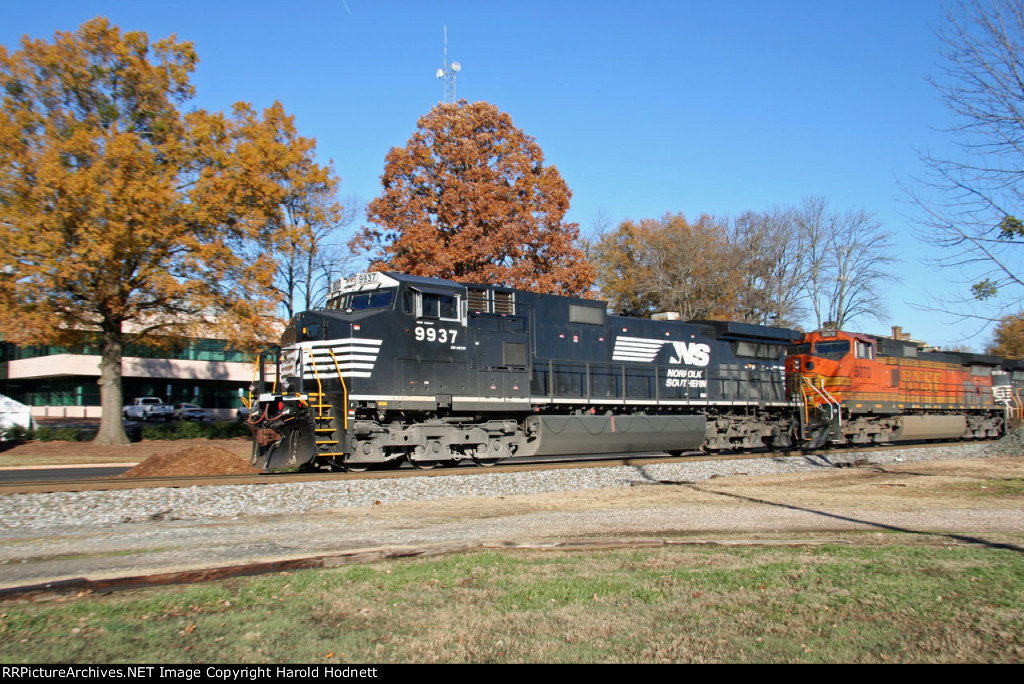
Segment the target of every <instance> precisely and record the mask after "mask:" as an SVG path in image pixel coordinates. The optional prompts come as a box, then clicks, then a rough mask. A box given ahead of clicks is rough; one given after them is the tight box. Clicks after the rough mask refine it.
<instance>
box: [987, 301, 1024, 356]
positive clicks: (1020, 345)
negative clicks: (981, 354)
mask: <svg viewBox="0 0 1024 684" xmlns="http://www.w3.org/2000/svg"><path fill="white" fill-rule="evenodd" d="M988 353H989V354H994V355H996V356H1001V357H1003V358H1005V359H1024V312H1021V313H1017V314H1011V315H1009V316H1004V317H1003V318H1002V319H1001V320H1000V321H999V323H998V324H997V325H996V329H995V333H994V334H993V336H992V344H991V345H990V346H989V348H988Z"/></svg>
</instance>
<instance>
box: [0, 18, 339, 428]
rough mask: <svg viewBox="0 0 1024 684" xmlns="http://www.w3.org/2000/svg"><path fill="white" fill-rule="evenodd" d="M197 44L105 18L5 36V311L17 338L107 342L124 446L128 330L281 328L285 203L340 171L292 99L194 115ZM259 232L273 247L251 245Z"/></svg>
mask: <svg viewBox="0 0 1024 684" xmlns="http://www.w3.org/2000/svg"><path fill="white" fill-rule="evenodd" d="M196 62H197V58H196V54H195V51H194V49H193V47H192V45H191V44H190V43H187V42H177V41H176V39H175V38H174V37H173V36H172V37H170V38H167V39H164V40H160V41H157V42H155V43H151V42H150V41H149V39H148V38H147V36H146V34H144V33H141V32H126V33H122V32H121V31H120V30H119V29H118V28H117V27H114V26H111V25H110V23H109V22H108V21H107V20H106V19H102V18H98V19H94V20H92V21H89V22H87V23H85V24H83V25H82V26H81V27H80V28H79V29H78V31H77V32H75V33H68V32H58V33H56V34H55V35H54V38H53V42H52V43H47V42H46V41H44V40H32V39H29V38H27V37H26V38H25V39H23V40H22V43H21V49H20V50H19V51H17V52H13V53H9V52H8V51H7V50H6V49H5V48H3V47H2V46H0V95H2V97H3V100H2V103H0V317H2V320H3V321H4V323H5V325H4V335H5V338H6V339H7V340H8V341H10V342H15V343H50V344H73V343H77V342H85V341H88V342H97V341H98V344H99V347H100V354H101V362H100V380H99V382H100V386H101V402H102V406H103V418H102V422H101V426H100V432H99V434H98V436H97V440H98V441H100V442H103V443H126V442H127V440H126V439H125V435H124V429H123V427H122V425H121V420H120V416H121V405H122V403H123V401H122V397H121V357H122V351H123V349H124V345H125V342H126V335H128V334H129V333H130V334H131V335H132V340H133V341H138V342H143V343H149V344H160V343H162V342H167V341H168V340H174V339H176V338H177V339H180V338H182V337H195V336H210V337H218V338H221V339H226V340H229V341H231V342H233V343H235V344H236V345H240V346H241V345H245V344H247V343H248V345H253V344H255V343H262V342H265V341H266V340H269V339H271V338H272V337H273V328H274V327H275V326H276V324H277V321H276V320H275V319H274V318H273V311H274V307H275V305H276V299H275V297H274V294H273V290H272V280H273V277H274V272H275V264H274V263H273V260H272V255H273V253H274V252H275V250H276V248H277V247H278V241H279V240H282V239H286V238H287V235H286V231H279V230H274V228H276V227H279V226H280V225H281V223H282V219H281V208H282V206H284V205H286V204H287V203H288V202H289V201H290V200H292V199H294V194H295V193H297V192H298V193H301V192H304V188H306V187H307V186H308V185H310V184H313V185H316V184H317V183H322V182H324V179H325V178H326V177H327V176H328V175H329V174H327V172H326V170H325V169H323V168H321V167H319V166H318V165H317V164H316V163H315V162H314V161H313V157H314V143H313V141H311V140H308V139H305V138H301V137H299V136H297V135H296V134H295V130H294V122H293V120H292V118H291V117H289V116H287V115H286V114H285V113H284V111H283V108H282V107H281V105H280V104H274V105H273V106H272V107H270V108H268V109H267V110H265V111H264V112H262V113H258V112H256V111H255V110H254V109H253V108H252V107H251V106H249V105H246V104H242V103H239V104H237V105H235V107H234V108H233V110H232V112H231V113H230V114H222V113H211V112H207V111H204V110H196V111H191V112H189V113H187V114H186V113H183V112H182V111H181V109H180V108H181V107H182V105H184V104H185V103H186V102H187V101H188V100H189V99H190V98H191V97H192V96H193V87H192V85H191V83H190V80H189V79H190V74H191V73H192V71H193V70H194V68H195V65H196ZM254 245H259V246H260V247H259V248H255V247H254Z"/></svg>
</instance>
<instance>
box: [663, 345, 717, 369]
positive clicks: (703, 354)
mask: <svg viewBox="0 0 1024 684" xmlns="http://www.w3.org/2000/svg"><path fill="white" fill-rule="evenodd" d="M672 349H673V350H674V351H675V356H673V357H672V358H671V359H669V361H670V362H671V363H682V364H685V365H687V366H706V365H708V362H709V361H710V360H711V347H709V346H708V345H706V344H700V343H697V342H694V343H693V344H687V343H686V342H673V343H672Z"/></svg>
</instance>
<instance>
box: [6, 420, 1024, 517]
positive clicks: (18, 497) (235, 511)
mask: <svg viewBox="0 0 1024 684" xmlns="http://www.w3.org/2000/svg"><path fill="white" fill-rule="evenodd" d="M1022 452H1024V433H1022V431H1017V432H1016V433H1014V434H1012V435H1009V436H1007V437H1006V438H1004V439H1003V440H1000V441H999V442H995V443H991V442H990V443H978V444H969V445H955V446H948V447H944V448H934V447H932V448H907V449H900V450H893V451H878V452H857V451H841V452H835V453H834V454H829V455H824V456H821V455H815V456H789V457H765V458H757V459H749V460H721V461H696V460H694V461H686V460H680V461H679V462H675V463H664V464H653V465H644V466H618V467H593V468H575V469H556V470H547V471H533V472H500V471H486V472H480V471H479V470H474V471H472V472H468V473H467V474H465V475H446V476H444V477H407V478H395V479H368V480H339V481H323V482H296V483H285V484H266V485H237V486H198V487H191V488H157V489H130V490H111V491H91V492H66V493H45V494H12V495H8V496H3V497H0V528H4V529H8V530H17V529H22V530H33V529H34V530H40V529H46V528H73V527H83V526H84V527H90V526H91V527H96V526H100V527H102V526H110V525H123V524H131V523H139V522H152V521H154V520H216V519H225V520H230V519H238V518H240V517H243V516H253V515H288V514H305V513H315V512H323V511H329V510H335V509H340V508H349V507H360V506H373V505H380V504H389V503H397V502H406V501H430V500H437V499H444V498H451V497H467V496H514V495H522V494H538V493H544V492H557V491H576V490H587V489H601V488H608V487H624V486H630V485H634V484H637V483H643V482H645V481H649V482H658V481H668V480H670V481H687V482H698V481H701V480H706V479H709V478H712V477H723V476H756V475H769V474H775V473H793V472H804V471H820V470H822V469H825V468H833V467H842V466H844V465H852V464H855V463H856V464H865V463H870V464H874V465H889V464H895V463H908V462H914V461H922V460H932V459H937V458H942V459H951V458H974V457H981V456H986V455H993V454H1011V453H1014V454H1015V453H1022Z"/></svg>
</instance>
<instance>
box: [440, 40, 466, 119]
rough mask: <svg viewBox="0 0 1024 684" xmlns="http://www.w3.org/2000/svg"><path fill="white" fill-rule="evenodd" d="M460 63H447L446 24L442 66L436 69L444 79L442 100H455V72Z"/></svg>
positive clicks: (457, 70)
mask: <svg viewBox="0 0 1024 684" xmlns="http://www.w3.org/2000/svg"><path fill="white" fill-rule="evenodd" d="M460 69H462V65H461V64H459V63H458V62H452V63H451V64H449V63H448V25H447V24H445V27H444V66H443V67H441V68H440V69H438V70H437V77H438V78H443V79H444V102H455V74H457V73H459V70H460Z"/></svg>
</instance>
